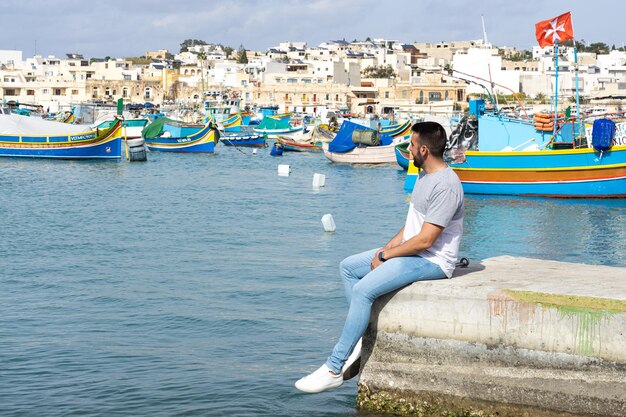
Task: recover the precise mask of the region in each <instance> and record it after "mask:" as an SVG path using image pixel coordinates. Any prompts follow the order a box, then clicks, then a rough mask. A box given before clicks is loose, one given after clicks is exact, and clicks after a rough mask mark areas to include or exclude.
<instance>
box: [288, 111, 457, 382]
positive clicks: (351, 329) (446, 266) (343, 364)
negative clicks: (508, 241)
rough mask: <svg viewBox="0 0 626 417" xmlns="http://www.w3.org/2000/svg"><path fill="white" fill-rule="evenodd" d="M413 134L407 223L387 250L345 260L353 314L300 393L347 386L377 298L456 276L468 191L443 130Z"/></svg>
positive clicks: (430, 125)
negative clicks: (414, 177)
mask: <svg viewBox="0 0 626 417" xmlns="http://www.w3.org/2000/svg"><path fill="white" fill-rule="evenodd" d="M412 131H413V133H412V135H411V150H410V151H411V155H412V157H413V161H414V163H415V165H416V166H417V167H419V168H422V172H421V173H420V176H419V179H418V181H417V182H416V183H415V187H414V189H413V193H412V195H411V202H410V204H409V211H408V214H407V217H406V223H405V225H404V227H403V228H402V229H400V231H399V232H398V233H397V234H396V235H395V236H394V237H393V238H392V239H391V240H390V241H389V242H388V243H387V244H386V245H385V246H384V247H383V248H380V249H372V250H369V251H366V252H363V253H360V254H357V255H353V256H350V257H348V258H346V259H344V260H343V261H342V262H341V277H342V278H343V282H344V286H345V290H346V298H347V299H348V304H349V306H350V307H349V310H348V316H347V318H346V322H345V324H344V328H343V331H342V333H341V337H340V338H339V342H338V343H337V344H336V345H335V347H334V349H333V352H332V354H331V355H330V357H329V358H328V360H327V361H326V363H325V364H324V365H322V366H321V367H320V368H319V369H318V370H316V371H315V372H313V373H312V374H310V375H307V376H305V377H304V378H301V379H299V380H298V381H297V382H296V384H295V385H296V388H297V389H299V390H300V391H303V392H307V393H317V392H322V391H326V390H328V389H331V388H336V387H339V386H340V385H341V384H343V381H344V373H345V372H346V370H347V369H348V368H349V367H350V365H352V364H353V363H354V362H355V361H356V360H357V359H358V358H359V357H360V352H361V336H362V335H363V333H364V332H365V330H366V329H367V326H368V324H369V320H370V312H371V309H372V304H373V302H374V300H376V298H378V297H380V296H382V295H384V294H387V293H389V292H391V291H395V290H397V289H399V288H402V287H404V286H406V285H408V284H411V283H413V282H416V281H424V280H433V279H441V278H446V277H448V278H450V277H451V276H452V272H453V271H454V267H455V263H456V260H457V256H458V252H459V244H460V241H461V235H462V233H463V213H464V205H463V188H462V186H461V182H460V181H459V177H458V176H457V175H456V173H455V172H454V171H453V170H452V169H451V168H450V167H448V165H447V164H446V163H445V161H444V160H443V152H444V150H445V147H446V132H445V130H444V129H443V127H442V126H441V125H440V124H439V123H435V122H423V123H417V124H415V125H413V128H412ZM346 379H349V378H348V377H346Z"/></svg>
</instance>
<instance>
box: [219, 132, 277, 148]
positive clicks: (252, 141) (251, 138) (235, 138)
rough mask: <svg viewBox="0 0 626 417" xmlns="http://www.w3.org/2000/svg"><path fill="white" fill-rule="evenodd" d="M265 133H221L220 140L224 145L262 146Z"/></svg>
mask: <svg viewBox="0 0 626 417" xmlns="http://www.w3.org/2000/svg"><path fill="white" fill-rule="evenodd" d="M266 139H267V135H264V134H258V133H245V132H242V133H223V134H222V135H221V137H220V140H221V142H222V143H223V144H224V145H226V146H247V147H257V148H262V147H264V146H265V143H266Z"/></svg>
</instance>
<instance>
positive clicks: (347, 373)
mask: <svg viewBox="0 0 626 417" xmlns="http://www.w3.org/2000/svg"><path fill="white" fill-rule="evenodd" d="M362 344H363V338H360V339H359V341H358V342H356V345H355V346H354V349H352V353H351V354H350V356H348V359H346V363H345V364H344V365H343V368H341V374H342V375H343V379H344V381H347V380H348V379H351V378H353V377H354V376H356V374H358V373H359V369H358V368H356V369H350V367H352V365H355V362H356V361H357V360H359V358H360V357H361V346H362Z"/></svg>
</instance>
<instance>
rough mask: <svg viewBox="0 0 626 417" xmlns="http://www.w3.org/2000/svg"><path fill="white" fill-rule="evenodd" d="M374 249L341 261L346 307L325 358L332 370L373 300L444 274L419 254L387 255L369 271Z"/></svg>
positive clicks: (365, 318) (344, 356) (345, 353)
mask: <svg viewBox="0 0 626 417" xmlns="http://www.w3.org/2000/svg"><path fill="white" fill-rule="evenodd" d="M376 251H377V249H372V250H369V251H366V252H363V253H359V254H357V255H352V256H349V257H347V258H346V259H344V260H343V261H341V265H340V269H341V278H342V279H343V284H344V286H345V288H346V298H347V299H348V304H349V305H350V308H349V310H348V317H347V318H346V322H345V324H344V326H343V331H342V332H341V337H340V338H339V342H337V344H336V345H335V347H334V349H333V353H332V354H331V355H330V356H329V357H328V360H327V361H326V365H327V366H328V367H329V368H330V369H331V370H332V371H333V372H336V373H339V372H341V368H342V367H343V365H344V363H345V362H346V359H348V356H350V353H352V350H353V349H354V346H356V343H357V342H358V341H359V338H360V337H361V336H363V333H365V329H367V325H368V324H369V321H370V313H371V311H372V304H373V303H374V300H376V299H377V298H378V297H380V296H381V295H384V294H387V293H389V292H391V291H394V290H397V289H399V288H402V287H404V286H406V285H408V284H411V283H413V282H415V281H425V280H432V279H441V278H445V277H446V275H445V274H444V273H443V271H442V270H441V268H440V267H439V266H438V265H435V264H434V263H432V262H430V261H427V260H426V259H424V258H421V257H419V256H407V257H401V258H391V259H389V260H387V261H386V262H384V263H383V264H382V265H380V266H379V267H378V268H376V269H374V270H373V271H372V270H371V268H370V263H371V262H372V259H373V258H374V255H375V254H376Z"/></svg>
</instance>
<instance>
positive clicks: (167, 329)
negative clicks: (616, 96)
mask: <svg viewBox="0 0 626 417" xmlns="http://www.w3.org/2000/svg"><path fill="white" fill-rule="evenodd" d="M244 152H245V154H244V153H241V152H239V151H238V150H237V149H234V148H226V147H223V146H221V147H220V148H219V154H216V155H172V154H154V153H153V154H150V155H149V158H150V161H149V162H147V163H144V164H129V163H93V162H67V161H45V160H9V159H3V160H0V172H1V175H0V187H1V193H0V217H1V218H2V223H1V229H0V233H1V236H2V239H0V414H1V415H3V416H42V415H45V416H72V415H76V416H89V415H93V416H96V415H101V416H115V415H129V416H130V415H132V416H138V415H150V416H178V415H180V416H183V415H184V416H214V415H241V416H243V415H271V416H299V415H308V416H345V415H348V416H350V415H357V412H356V411H355V410H354V402H355V395H356V381H355V380H353V381H350V382H349V383H347V384H344V386H343V387H341V388H340V389H338V390H336V391H333V392H329V393H324V394H320V395H303V394H299V393H298V392H297V391H296V390H295V388H293V383H294V381H295V380H296V379H298V378H299V377H301V376H303V375H304V374H305V373H307V372H309V371H312V370H313V369H315V368H317V367H318V366H319V365H321V364H322V363H323V362H324V360H325V358H326V356H327V355H328V354H329V352H330V350H331V348H332V346H333V344H334V342H335V341H336V339H337V337H338V335H339V332H340V330H341V327H342V324H343V319H344V317H345V313H346V305H345V300H344V296H343V293H342V287H341V283H340V282H339V277H338V264H339V261H340V260H341V259H343V258H344V257H345V256H348V255H350V254H352V253H355V252H357V251H361V250H365V249H369V248H372V247H375V246H377V245H382V244H384V243H385V242H386V241H387V239H389V238H390V237H391V236H392V235H393V234H394V233H395V232H396V231H397V230H398V229H399V228H400V227H401V226H402V224H403V221H404V216H405V214H406V209H407V200H406V196H405V195H404V193H403V191H402V185H403V180H404V175H405V174H404V172H402V171H400V170H398V169H396V167H394V166H387V167H369V168H362V167H361V168H353V167H350V166H337V165H333V164H330V163H329V162H328V161H327V160H326V159H325V158H324V157H323V155H320V154H286V155H285V156H284V157H282V158H272V157H270V156H269V150H268V149H263V150H261V151H260V152H259V154H258V155H252V152H251V150H249V149H247V150H244ZM279 163H283V164H290V165H291V166H292V175H291V176H290V177H278V176H277V173H276V170H277V165H278V164H279ZM315 172H319V173H324V174H325V175H326V182H327V185H326V187H325V188H323V189H321V190H317V191H316V190H313V189H312V187H311V181H312V177H313V174H314V173H315ZM325 213H332V214H333V216H334V218H335V222H336V223H337V231H336V232H335V233H333V234H328V233H325V232H324V231H323V229H322V225H321V222H320V219H321V217H322V215H324V214H325ZM465 228H466V234H465V237H464V240H463V246H462V252H463V255H466V256H469V257H470V258H471V259H474V260H478V259H482V258H486V257H491V256H497V255H502V254H511V255H520V256H528V257H536V258H545V259H556V260H563V261H574V262H585V263H594V264H606V265H619V266H626V259H625V255H624V254H625V253H626V203H625V202H624V201H559V200H546V199H519V198H508V197H497V198H487V197H467V198H466V220H465ZM546 279H550V277H546ZM598 279H599V281H600V280H601V277H599V278H598Z"/></svg>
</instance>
